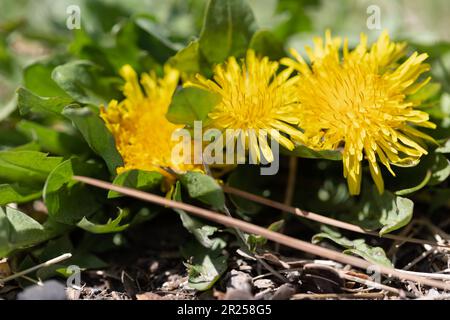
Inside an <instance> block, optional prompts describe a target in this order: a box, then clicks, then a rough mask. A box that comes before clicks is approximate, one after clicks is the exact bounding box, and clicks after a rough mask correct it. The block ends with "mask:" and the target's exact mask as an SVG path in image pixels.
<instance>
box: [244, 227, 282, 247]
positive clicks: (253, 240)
mask: <svg viewBox="0 0 450 320" xmlns="http://www.w3.org/2000/svg"><path fill="white" fill-rule="evenodd" d="M283 225H284V220H278V221H275V222H273V223H271V224H270V226H269V227H268V228H267V229H268V230H270V231H275V232H277V231H279V230H280V229H281V228H282V227H283ZM247 243H248V244H249V246H250V250H251V251H255V250H256V248H258V247H261V246H263V245H265V244H266V243H267V239H266V238H264V237H263V236H259V235H255V234H249V235H248V236H247Z"/></svg>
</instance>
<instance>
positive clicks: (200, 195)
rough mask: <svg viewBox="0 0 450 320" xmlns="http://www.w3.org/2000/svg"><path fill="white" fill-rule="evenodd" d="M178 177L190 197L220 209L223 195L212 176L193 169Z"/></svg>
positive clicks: (223, 200) (223, 203)
mask: <svg viewBox="0 0 450 320" xmlns="http://www.w3.org/2000/svg"><path fill="white" fill-rule="evenodd" d="M179 178H180V182H181V184H182V185H183V187H185V188H186V189H187V191H188V193H189V196H190V197H191V198H194V199H198V200H200V201H202V202H203V203H206V204H209V205H211V206H212V207H213V208H215V209H222V208H223V207H224V205H225V196H224V194H223V191H222V188H221V187H220V186H219V184H218V183H217V182H216V180H214V178H212V177H210V176H208V175H205V174H203V173H200V172H194V171H190V172H187V173H185V174H183V175H180V177H179Z"/></svg>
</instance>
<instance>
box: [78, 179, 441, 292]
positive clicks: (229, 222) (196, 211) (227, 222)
mask: <svg viewBox="0 0 450 320" xmlns="http://www.w3.org/2000/svg"><path fill="white" fill-rule="evenodd" d="M73 179H75V180H77V181H80V182H84V183H87V184H89V185H92V186H96V187H99V188H103V189H107V190H113V191H116V192H119V193H122V194H124V195H127V196H130V197H133V198H137V199H140V200H143V201H148V202H152V203H156V204H159V205H162V206H166V207H171V208H175V209H180V210H184V211H186V212H189V213H191V214H193V215H195V216H198V217H200V218H203V219H207V220H210V221H213V222H216V223H219V224H222V225H224V226H227V227H231V228H238V229H240V230H242V231H244V232H248V233H253V234H257V235H260V236H262V237H265V238H267V239H269V240H271V241H274V242H278V243H280V244H282V245H285V246H287V247H290V248H293V249H297V250H300V251H303V252H306V253H309V254H312V255H316V256H320V257H323V258H327V259H330V260H335V261H339V262H341V263H344V264H349V265H352V266H354V267H357V268H361V269H364V270H367V269H368V268H369V267H370V268H373V267H374V264H373V263H370V262H368V261H366V260H363V259H360V258H356V257H354V256H350V255H346V254H343V253H340V252H337V251H334V250H330V249H327V248H323V247H320V246H317V245H314V244H312V243H309V242H305V241H302V240H298V239H295V238H292V237H289V236H286V235H284V234H281V233H278V232H274V231H270V230H268V229H265V228H263V227H260V226H257V225H254V224H251V223H248V222H246V221H243V220H239V219H235V218H231V217H228V216H224V215H222V214H220V213H218V212H214V211H211V210H207V209H203V208H200V207H196V206H193V205H190V204H187V203H182V202H177V201H173V200H169V199H167V198H164V197H161V196H158V195H156V194H152V193H147V192H143V191H139V190H136V189H131V188H126V187H122V186H117V185H113V184H111V183H109V182H105V181H101V180H97V179H93V178H89V177H82V176H73ZM375 266H376V267H377V270H378V271H379V272H380V273H381V274H384V275H387V276H393V277H396V278H398V279H401V280H410V281H414V282H417V283H420V284H422V285H427V286H430V287H435V288H439V289H443V290H450V284H447V283H445V282H443V281H436V280H431V279H427V278H425V277H422V276H416V275H413V274H409V273H402V272H399V271H398V270H396V269H393V268H389V267H386V266H383V265H375Z"/></svg>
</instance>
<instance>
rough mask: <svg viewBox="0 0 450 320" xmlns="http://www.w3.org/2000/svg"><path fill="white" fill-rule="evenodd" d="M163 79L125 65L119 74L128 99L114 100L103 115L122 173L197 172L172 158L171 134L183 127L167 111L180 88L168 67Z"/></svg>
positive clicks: (103, 111) (165, 69) (177, 77)
mask: <svg viewBox="0 0 450 320" xmlns="http://www.w3.org/2000/svg"><path fill="white" fill-rule="evenodd" d="M164 73H165V74H164V77H163V78H157V76H156V74H155V73H153V72H152V73H150V74H147V73H143V74H142V75H141V77H140V83H139V80H138V76H137V74H136V72H135V71H134V70H133V68H132V67H131V66H129V65H125V66H123V67H122V68H121V70H120V75H121V76H122V77H123V78H124V80H125V85H124V87H123V94H124V96H125V99H124V100H122V101H120V102H118V101H116V100H112V101H111V102H110V103H109V105H108V108H106V109H105V108H103V107H102V108H101V112H100V115H101V117H102V119H103V120H104V121H105V123H106V126H107V127H108V129H109V130H110V131H111V133H112V134H113V136H114V139H115V142H116V146H117V149H118V151H119V153H120V154H121V155H122V158H123V161H124V166H123V167H120V168H118V169H117V173H121V172H124V171H127V170H130V169H140V170H147V171H158V172H160V173H162V174H163V175H165V176H166V177H168V178H170V179H171V178H172V177H171V176H170V174H168V173H167V172H166V171H165V170H163V169H162V168H163V167H169V168H171V169H172V170H174V171H176V172H184V171H187V170H192V169H194V166H192V165H187V164H184V159H181V158H180V159H173V158H172V148H173V147H174V145H175V144H176V141H175V142H173V141H172V139H171V136H172V133H173V132H174V131H175V130H177V129H180V128H182V127H183V126H180V125H175V124H173V123H171V122H169V121H168V120H167V119H166V116H165V115H166V112H167V110H168V107H169V105H170V102H171V100H172V95H173V93H174V91H175V89H176V87H177V84H178V79H179V73H178V71H177V70H175V69H172V68H170V67H168V66H166V67H165V68H164Z"/></svg>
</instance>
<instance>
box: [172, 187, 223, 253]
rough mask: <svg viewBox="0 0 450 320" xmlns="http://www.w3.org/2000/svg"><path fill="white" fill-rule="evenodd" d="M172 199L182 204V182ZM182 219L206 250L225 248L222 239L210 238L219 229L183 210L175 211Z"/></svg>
mask: <svg viewBox="0 0 450 320" xmlns="http://www.w3.org/2000/svg"><path fill="white" fill-rule="evenodd" d="M172 199H173V200H175V201H180V202H182V198H181V188H180V182H179V181H177V183H176V185H175V190H174V192H173V195H172ZM174 210H175V211H176V212H177V213H178V214H179V215H180V218H181V222H182V223H183V226H184V227H185V228H186V229H187V230H188V231H189V232H190V233H192V234H193V235H194V236H195V238H196V239H197V241H198V242H199V243H200V244H201V245H202V246H203V247H205V248H210V249H212V250H216V249H218V248H223V247H225V245H226V243H225V242H224V241H223V240H222V239H220V238H210V237H211V236H212V235H213V234H214V233H215V232H216V231H217V228H216V227H213V226H209V225H206V224H204V223H202V222H201V221H200V220H198V219H197V218H194V217H192V216H190V215H188V214H187V213H186V212H184V211H183V210H179V209H174Z"/></svg>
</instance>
